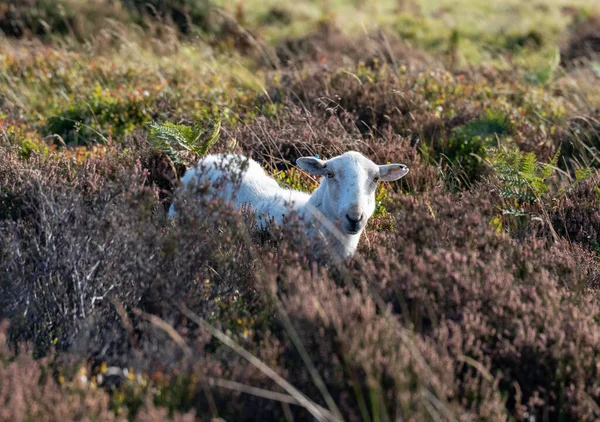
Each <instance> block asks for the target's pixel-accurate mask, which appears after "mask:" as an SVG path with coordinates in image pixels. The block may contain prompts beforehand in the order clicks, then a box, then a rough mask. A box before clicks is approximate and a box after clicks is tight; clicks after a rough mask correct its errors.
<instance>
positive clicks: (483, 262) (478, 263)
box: [363, 192, 600, 419]
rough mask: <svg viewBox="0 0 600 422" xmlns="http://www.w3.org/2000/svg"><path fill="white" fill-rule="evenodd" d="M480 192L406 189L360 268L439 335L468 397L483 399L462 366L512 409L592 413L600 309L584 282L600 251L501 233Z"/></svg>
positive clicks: (473, 403)
mask: <svg viewBox="0 0 600 422" xmlns="http://www.w3.org/2000/svg"><path fill="white" fill-rule="evenodd" d="M486 194H487V193H486ZM486 194H485V195H484V193H483V192H479V193H478V194H473V195H474V196H471V195H467V197H463V198H450V197H448V196H447V194H436V195H431V196H428V197H426V198H407V199H406V200H405V201H402V208H401V211H400V212H399V213H397V214H395V215H396V216H397V218H398V221H397V222H396V227H397V234H395V235H389V237H386V235H384V234H382V235H381V239H378V240H377V244H379V245H380V246H379V249H378V253H376V254H374V255H373V260H372V261H371V262H369V263H368V264H366V265H368V266H369V267H368V269H366V268H363V271H364V273H368V274H371V277H370V278H369V279H370V280H372V282H374V283H375V286H374V288H376V289H377V290H378V291H379V292H380V294H381V296H382V297H383V298H384V300H385V301H386V302H387V303H389V304H392V305H393V309H394V310H395V312H396V313H397V314H398V317H399V318H401V320H403V321H405V323H407V324H411V325H413V326H414V327H415V328H416V329H417V331H418V332H423V333H425V334H426V335H427V336H428V337H430V338H432V339H434V341H435V343H436V344H437V345H438V347H442V345H443V344H446V347H447V348H448V352H449V353H450V356H452V357H453V359H454V361H455V365H456V366H455V375H456V377H457V380H462V382H461V381H459V386H458V391H459V392H458V393H457V394H458V396H459V397H460V402H461V403H462V404H463V406H466V408H475V409H480V410H481V409H485V408H486V406H487V403H485V402H482V401H481V399H480V398H478V397H480V396H478V395H476V394H473V392H470V391H469V386H471V387H472V385H473V383H472V382H471V381H468V380H466V379H465V378H463V377H465V376H466V377H467V378H468V377H469V376H470V375H474V374H477V372H480V373H481V376H482V377H483V378H482V379H486V378H488V379H489V380H490V381H491V380H493V379H496V378H498V382H499V385H498V389H499V391H502V393H503V395H507V397H508V401H507V403H506V404H507V408H508V410H509V411H510V412H511V413H512V414H514V415H515V416H517V417H518V418H522V417H524V415H525V412H527V413H529V414H533V415H537V417H549V418H550V419H554V418H555V417H557V416H558V415H563V416H564V417H567V418H569V419H593V418H594V411H595V410H594V409H595V408H594V406H593V405H592V404H590V403H591V402H590V399H592V400H596V401H597V400H598V393H599V392H600V391H598V390H597V387H596V382H595V377H596V376H597V368H596V365H595V363H594V362H595V361H596V360H597V359H598V354H599V353H600V350H599V349H598V336H600V331H599V330H598V327H597V323H596V321H597V318H598V316H599V313H598V312H599V310H600V309H599V308H598V304H597V301H596V298H595V296H594V295H589V294H586V293H584V290H583V289H584V287H585V286H586V284H587V283H588V282H589V280H590V279H593V278H595V277H597V276H598V266H597V261H596V260H595V258H593V257H592V256H591V255H590V254H588V253H587V252H585V251H583V250H582V249H581V248H579V247H578V246H576V245H569V244H568V243H567V242H564V241H561V242H558V243H556V244H554V245H552V244H549V243H548V242H547V241H545V240H534V238H529V239H527V240H526V241H525V242H522V243H517V242H515V241H514V240H512V239H510V238H509V237H507V236H506V235H505V234H502V233H497V232H496V231H495V230H494V229H493V228H492V227H491V226H490V225H489V222H488V221H489V220H488V217H486V214H487V213H490V212H491V211H492V209H491V206H490V205H491V202H490V201H489V200H488V199H487V198H485V196H486ZM450 217H451V218H450ZM450 221H451V222H452V226H451V227H448V226H447V223H448V222H450ZM417 241H418V243H417ZM575 327H578V328H575ZM472 362H475V363H472ZM479 382H482V381H481V380H480V381H479ZM475 385H479V384H478V383H475ZM553 415H554V416H553ZM537 417H536V418H537Z"/></svg>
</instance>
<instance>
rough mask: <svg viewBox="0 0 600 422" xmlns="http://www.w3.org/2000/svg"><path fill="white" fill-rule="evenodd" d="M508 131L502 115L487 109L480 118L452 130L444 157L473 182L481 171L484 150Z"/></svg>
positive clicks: (505, 118)
mask: <svg viewBox="0 0 600 422" xmlns="http://www.w3.org/2000/svg"><path fill="white" fill-rule="evenodd" d="M510 130H511V123H510V121H509V119H508V117H507V116H506V115H505V114H504V113H502V112H498V111H494V110H491V109H488V110H486V113H485V115H484V116H483V117H482V118H480V119H478V120H474V121H472V122H469V123H467V124H466V125H463V126H459V127H457V128H455V129H453V130H452V133H451V135H450V138H449V140H448V148H447V150H446V151H445V155H446V157H448V159H449V161H450V163H451V164H452V165H454V166H459V167H460V168H462V170H463V171H464V173H465V175H466V178H467V180H469V181H472V180H475V179H477V178H478V177H479V176H480V175H481V173H482V171H483V166H484V163H483V160H482V159H484V158H485V156H486V149H487V148H489V147H491V146H492V145H494V144H496V143H497V141H498V139H500V138H502V137H504V136H506V135H507V134H508V133H509V132H510Z"/></svg>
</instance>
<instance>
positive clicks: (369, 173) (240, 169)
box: [169, 151, 408, 259]
mask: <svg viewBox="0 0 600 422" xmlns="http://www.w3.org/2000/svg"><path fill="white" fill-rule="evenodd" d="M296 164H298V166H300V168H302V169H303V170H305V171H306V172H308V173H310V174H312V175H314V176H324V177H322V179H321V182H320V184H319V187H318V188H317V189H315V191H314V192H313V193H312V194H310V195H309V194H307V193H304V192H300V191H296V190H291V189H284V188H282V187H280V186H279V185H278V183H277V182H276V181H275V180H274V179H273V178H272V177H270V176H269V175H267V174H266V173H265V171H264V169H263V168H262V167H261V166H260V164H258V163H257V162H256V161H254V160H252V159H249V158H247V157H244V156H241V155H232V154H226V155H223V154H217V155H209V156H206V157H204V158H202V159H201V160H200V161H199V162H198V165H197V166H196V167H195V168H192V169H189V170H188V171H187V172H186V173H185V175H184V177H183V178H182V179H181V181H182V183H183V185H184V187H185V188H186V189H189V190H193V189H194V187H195V186H200V185H202V184H204V183H207V184H208V186H211V185H214V189H212V192H213V193H214V194H215V195H216V196H218V197H221V198H223V199H225V200H228V201H233V202H234V203H235V204H236V205H237V206H238V207H242V206H247V205H251V207H252V209H253V211H255V212H256V213H257V215H266V216H267V217H271V218H273V219H274V221H275V222H276V223H277V224H279V225H281V224H282V223H283V218H284V216H285V215H287V214H288V213H289V212H290V211H292V210H293V211H296V212H297V213H298V214H299V215H300V216H301V217H303V218H304V219H305V220H306V221H309V222H310V223H311V224H310V227H311V230H316V231H317V233H319V234H320V235H321V236H322V237H324V238H325V240H326V241H327V243H328V245H329V247H330V248H331V249H333V250H332V252H333V254H332V255H333V256H334V257H337V258H340V259H346V258H349V257H351V256H352V255H354V252H355V251H356V248H357V245H358V241H359V240H360V236H361V234H362V232H363V230H364V228H365V226H366V225H367V222H368V220H369V218H370V217H371V216H372V215H373V212H374V211H375V190H376V188H377V182H378V181H379V180H382V181H392V180H397V179H400V178H401V177H403V176H405V175H406V174H407V173H408V168H407V167H406V166H405V165H404V164H387V165H376V164H375V163H373V162H372V161H371V160H369V159H368V158H366V157H365V156H363V155H362V154H361V153H359V152H356V151H350V152H346V153H344V154H342V155H340V156H337V157H334V158H331V159H329V160H320V159H318V158H315V157H301V158H298V160H297V161H296ZM236 173H237V175H238V177H237V181H236V182H235V183H234V182H233V181H235V180H236V176H235V174H236ZM219 183H221V184H220V185H219ZM209 191H211V190H210V188H209ZM174 215H175V208H174V206H173V205H171V208H170V209H169V216H170V217H173V216H174ZM261 221H262V220H261ZM309 234H311V235H312V234H314V233H313V232H312V231H311V232H310V233H309Z"/></svg>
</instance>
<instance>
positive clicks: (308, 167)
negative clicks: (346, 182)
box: [296, 157, 327, 176]
mask: <svg viewBox="0 0 600 422" xmlns="http://www.w3.org/2000/svg"><path fill="white" fill-rule="evenodd" d="M296 164H298V166H299V167H300V168H301V169H302V170H304V171H305V172H307V173H310V174H312V175H313V176H323V175H324V174H325V171H326V170H325V168H326V167H327V162H326V161H324V160H319V159H318V158H315V157H300V158H298V159H297V160H296Z"/></svg>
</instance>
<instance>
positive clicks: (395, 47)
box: [275, 22, 439, 71]
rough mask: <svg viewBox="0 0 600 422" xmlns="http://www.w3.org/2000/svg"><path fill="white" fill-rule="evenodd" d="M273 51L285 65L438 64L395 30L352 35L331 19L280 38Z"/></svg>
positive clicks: (419, 66) (421, 67) (416, 66)
mask: <svg viewBox="0 0 600 422" xmlns="http://www.w3.org/2000/svg"><path fill="white" fill-rule="evenodd" d="M275 55H276V56H277V59H278V61H279V63H280V64H282V65H283V66H285V67H298V66H299V65H302V64H306V65H308V66H316V67H322V68H324V69H331V68H339V67H343V66H346V65H354V64H356V63H358V62H359V61H363V62H364V63H365V64H366V65H367V66H370V67H373V66H377V65H378V64H383V63H389V64H391V65H393V66H394V67H398V66H400V65H404V66H407V67H408V68H410V69H411V70H414V71H417V70H422V71H424V70H426V69H427V68H430V67H432V65H434V64H437V65H439V63H437V62H436V61H435V60H434V59H433V58H431V57H429V56H427V54H425V53H423V52H422V51H419V50H416V49H413V48H411V47H409V46H408V45H407V44H406V43H403V42H402V41H401V40H400V39H399V38H398V36H397V35H395V34H392V33H389V32H386V31H383V30H380V31H378V32H377V33H370V34H361V36H359V37H356V36H354V37H351V36H348V35H346V34H344V33H343V32H342V30H340V29H339V28H338V27H337V26H336V25H335V24H334V23H332V22H327V23H325V24H323V25H321V26H319V27H318V28H316V30H315V31H312V32H311V33H310V34H308V35H306V36H304V37H301V38H293V37H289V38H285V39H283V40H281V41H279V42H278V44H277V45H276V46H275Z"/></svg>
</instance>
